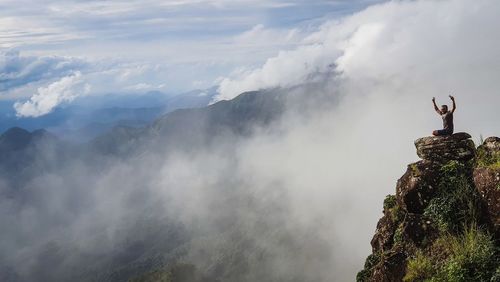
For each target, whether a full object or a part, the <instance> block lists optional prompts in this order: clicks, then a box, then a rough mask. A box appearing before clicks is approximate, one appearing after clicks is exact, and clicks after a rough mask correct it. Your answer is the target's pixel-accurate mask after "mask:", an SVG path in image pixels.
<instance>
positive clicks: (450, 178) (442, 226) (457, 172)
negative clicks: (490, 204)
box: [424, 161, 481, 232]
mask: <svg viewBox="0 0 500 282" xmlns="http://www.w3.org/2000/svg"><path fill="white" fill-rule="evenodd" d="M480 213H481V196H480V195H479V193H478V192H477V190H476V189H475V188H474V184H473V182H472V179H471V169H470V167H469V165H468V164H463V163H460V162H457V161H450V162H449V163H447V164H446V165H444V166H443V167H442V168H441V181H440V183H439V185H438V194H437V195H436V197H435V198H433V199H432V200H431V201H430V202H429V205H428V207H427V208H426V209H425V211H424V215H425V216H427V217H429V218H431V219H432V220H433V221H434V222H436V223H437V226H438V228H439V230H440V231H441V232H459V231H461V230H463V228H464V226H468V225H471V224H474V223H476V220H477V218H478V216H479V215H480Z"/></svg>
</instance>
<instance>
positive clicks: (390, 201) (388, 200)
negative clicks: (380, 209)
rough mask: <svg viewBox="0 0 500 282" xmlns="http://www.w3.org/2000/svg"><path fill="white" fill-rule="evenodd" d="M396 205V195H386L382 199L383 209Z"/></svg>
mask: <svg viewBox="0 0 500 282" xmlns="http://www.w3.org/2000/svg"><path fill="white" fill-rule="evenodd" d="M395 206H396V196H394V195H387V196H385V199H384V210H390V209H392V208H394V207H395Z"/></svg>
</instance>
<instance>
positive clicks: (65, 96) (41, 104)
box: [14, 72, 90, 117]
mask: <svg viewBox="0 0 500 282" xmlns="http://www.w3.org/2000/svg"><path fill="white" fill-rule="evenodd" d="M89 90H90V86H89V84H87V83H85V82H84V80H83V79H82V74H81V73H80V72H76V73H75V74H72V75H69V76H66V77H63V78H61V79H60V80H58V81H56V82H54V83H52V84H50V85H48V86H47V87H40V88H38V93H37V94H35V95H33V96H32V97H31V98H30V99H29V100H28V101H26V102H24V103H21V102H17V103H15V104H14V108H15V109H16V112H17V116H20V117H38V116H41V115H45V114H48V113H50V112H51V111H52V110H53V109H54V108H55V107H57V106H58V105H60V104H63V103H68V102H71V101H73V100H74V99H75V98H76V97H78V96H81V95H85V94H87V93H88V92H89Z"/></svg>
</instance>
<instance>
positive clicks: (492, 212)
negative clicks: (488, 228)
mask: <svg viewBox="0 0 500 282" xmlns="http://www.w3.org/2000/svg"><path fill="white" fill-rule="evenodd" d="M478 153H479V154H478V155H479V157H480V158H481V159H480V160H479V161H478V163H479V164H478V166H479V167H477V168H476V169H475V170H474V184H475V186H476V188H477V190H478V191H479V193H480V194H481V197H483V200H484V202H485V204H486V208H487V210H488V214H489V218H490V219H491V220H492V224H493V228H494V233H495V237H496V238H497V239H500V138H498V137H489V138H486V139H485V140H484V142H483V144H482V145H481V146H479V148H478Z"/></svg>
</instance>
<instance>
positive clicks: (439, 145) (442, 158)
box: [415, 132, 476, 163]
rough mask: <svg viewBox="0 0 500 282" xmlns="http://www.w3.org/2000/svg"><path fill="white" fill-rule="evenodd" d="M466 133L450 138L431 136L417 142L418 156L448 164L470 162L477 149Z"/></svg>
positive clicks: (456, 134)
mask: <svg viewBox="0 0 500 282" xmlns="http://www.w3.org/2000/svg"><path fill="white" fill-rule="evenodd" d="M470 138H471V136H470V135H469V134H467V133H465V132H460V133H455V134H453V135H450V136H431V137H423V138H419V139H417V140H416V141H415V147H417V155H418V156H419V157H420V158H421V159H423V160H429V161H435V162H441V163H443V162H447V161H451V160H457V161H468V160H471V159H473V158H474V157H475V155H476V147H475V145H474V142H473V141H472V140H471V139H470Z"/></svg>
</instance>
